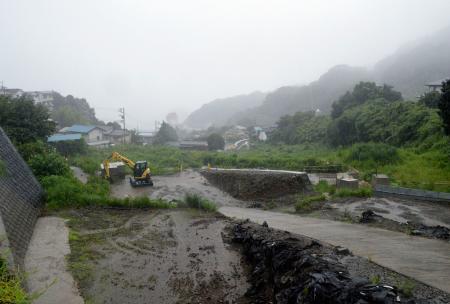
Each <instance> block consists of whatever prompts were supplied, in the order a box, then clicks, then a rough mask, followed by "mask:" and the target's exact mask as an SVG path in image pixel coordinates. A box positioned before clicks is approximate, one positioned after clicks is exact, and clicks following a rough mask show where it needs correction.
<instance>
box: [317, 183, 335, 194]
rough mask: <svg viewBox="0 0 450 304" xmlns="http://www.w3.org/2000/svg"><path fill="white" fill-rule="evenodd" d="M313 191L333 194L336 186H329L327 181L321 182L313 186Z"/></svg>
mask: <svg viewBox="0 0 450 304" xmlns="http://www.w3.org/2000/svg"><path fill="white" fill-rule="evenodd" d="M314 190H315V191H317V192H320V193H329V194H334V193H335V191H336V186H334V185H330V184H328V182H327V181H324V180H321V181H319V183H318V184H317V185H315V186H314Z"/></svg>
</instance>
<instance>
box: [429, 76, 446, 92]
mask: <svg viewBox="0 0 450 304" xmlns="http://www.w3.org/2000/svg"><path fill="white" fill-rule="evenodd" d="M449 79H450V77H447V78H443V79H441V80H437V81H433V82H429V83H427V84H425V86H426V87H428V90H429V91H430V92H434V91H440V90H441V88H442V83H443V82H446V81H447V80H449Z"/></svg>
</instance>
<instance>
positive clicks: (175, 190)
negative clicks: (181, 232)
mask: <svg viewBox="0 0 450 304" xmlns="http://www.w3.org/2000/svg"><path fill="white" fill-rule="evenodd" d="M152 179H153V184H154V186H153V187H140V188H132V187H130V183H129V181H128V176H127V177H126V178H125V179H123V180H118V181H115V182H114V184H113V185H112V186H111V195H112V196H114V197H119V198H123V197H127V196H143V195H145V196H150V197H152V198H162V199H165V200H167V201H173V200H182V199H183V198H184V196H185V195H186V193H192V194H198V195H201V196H202V197H205V198H207V199H209V200H211V201H213V202H215V203H216V204H217V205H219V206H241V207H245V206H247V204H248V202H245V201H241V200H237V199H235V198H233V197H232V196H231V195H229V194H227V193H225V192H223V191H221V190H219V189H218V188H215V187H213V186H211V185H210V183H209V182H208V181H207V180H206V179H205V178H204V177H202V176H201V175H200V173H198V172H196V171H193V170H186V171H183V172H181V173H177V174H173V175H165V176H164V175H163V176H161V175H160V176H154V177H152Z"/></svg>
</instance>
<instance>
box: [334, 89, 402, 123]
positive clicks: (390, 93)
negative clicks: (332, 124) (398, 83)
mask: <svg viewBox="0 0 450 304" xmlns="http://www.w3.org/2000/svg"><path fill="white" fill-rule="evenodd" d="M378 98H383V99H385V100H387V101H390V102H393V101H397V100H402V94H401V93H400V92H397V91H394V90H393V87H392V86H389V85H387V84H384V85H383V86H378V85H377V84H376V83H375V82H363V81H361V82H360V83H358V84H357V85H356V86H355V87H354V88H353V91H352V92H347V93H345V94H344V95H342V96H341V97H340V98H339V99H338V100H337V101H335V102H334V103H333V104H332V109H331V117H332V118H333V119H336V118H338V117H339V116H341V115H342V113H344V111H345V110H346V109H349V108H351V107H354V106H358V105H360V104H363V103H365V102H366V101H368V100H373V99H378Z"/></svg>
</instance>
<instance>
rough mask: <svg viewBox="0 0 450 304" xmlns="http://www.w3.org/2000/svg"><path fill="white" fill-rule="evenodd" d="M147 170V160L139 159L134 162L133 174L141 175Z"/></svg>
mask: <svg viewBox="0 0 450 304" xmlns="http://www.w3.org/2000/svg"><path fill="white" fill-rule="evenodd" d="M145 170H147V161H145V160H140V161H137V162H136V163H135V164H134V169H133V175H134V176H135V177H139V176H142V174H143V173H144V172H145Z"/></svg>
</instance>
